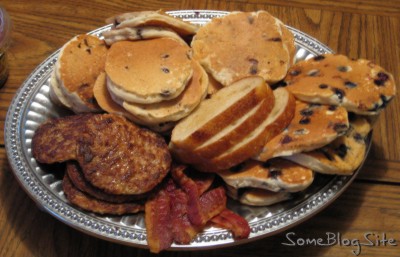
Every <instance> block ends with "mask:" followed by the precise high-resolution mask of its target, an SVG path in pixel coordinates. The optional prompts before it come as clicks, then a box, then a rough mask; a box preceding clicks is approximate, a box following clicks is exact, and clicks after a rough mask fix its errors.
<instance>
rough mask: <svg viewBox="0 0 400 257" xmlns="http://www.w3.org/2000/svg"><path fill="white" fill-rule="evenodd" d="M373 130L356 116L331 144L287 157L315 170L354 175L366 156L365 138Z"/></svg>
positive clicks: (362, 119) (364, 120)
mask: <svg viewBox="0 0 400 257" xmlns="http://www.w3.org/2000/svg"><path fill="white" fill-rule="evenodd" d="M370 130H371V125H370V124H369V122H368V121H367V120H366V119H365V118H362V117H356V119H355V120H354V121H351V123H350V129H349V130H348V132H347V133H346V135H345V136H341V137H339V138H337V139H336V140H334V141H333V142H332V143H331V144H329V145H327V146H324V147H322V148H321V149H317V150H314V151H311V152H307V153H299V154H295V155H292V156H287V157H285V158H286V159H289V160H291V161H293V162H296V163H299V164H300V165H303V166H305V167H309V168H310V169H312V170H314V171H315V172H319V173H324V174H336V175H352V174H353V173H354V171H355V170H356V169H357V168H358V167H359V166H360V165H361V163H362V162H363V160H364V158H365V152H366V149H367V145H366V142H365V139H366V137H367V135H368V133H369V132H370Z"/></svg>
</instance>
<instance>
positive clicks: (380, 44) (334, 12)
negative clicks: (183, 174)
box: [0, 0, 400, 257]
mask: <svg viewBox="0 0 400 257" xmlns="http://www.w3.org/2000/svg"><path fill="white" fill-rule="evenodd" d="M1 4H2V5H3V6H4V7H5V8H6V9H7V11H8V12H9V14H10V16H11V19H12V22H13V33H12V42H11V47H10V49H9V58H8V59H9V62H10V76H9V79H8V81H7V83H6V85H5V86H4V87H3V88H1V89H0V125H1V127H2V128H3V126H4V120H5V116H6V113H7V109H8V106H9V104H10V102H11V100H12V98H13V97H14V94H15V92H16V90H17V89H18V88H19V87H20V86H21V84H22V83H23V81H24V80H25V79H26V78H27V76H28V75H29V74H30V73H31V72H32V70H33V69H34V68H35V67H36V66H37V65H39V64H40V63H41V62H42V61H43V60H45V59H46V57H47V56H49V55H50V54H51V53H53V52H54V51H55V50H57V49H58V48H60V47H61V46H62V45H63V44H64V43H65V42H66V41H68V40H69V39H70V38H72V37H73V36H74V35H76V34H80V33H86V32H89V31H91V30H93V29H96V28H98V27H101V26H104V25H106V24H105V19H106V18H107V17H109V16H112V15H115V14H118V13H122V12H126V11H142V10H158V9H164V10H180V9H208V10H228V11H233V10H242V11H255V10H259V9H264V10H267V11H269V12H270V13H272V14H273V15H275V16H276V17H278V18H279V19H281V20H282V21H283V22H284V23H286V24H288V25H290V26H292V27H295V28H297V29H300V30H302V31H303V32H305V33H307V34H309V35H311V36H313V37H315V38H317V39H318V40H320V41H321V42H323V43H324V44H326V45H328V46H329V47H330V48H332V49H333V50H334V51H336V52H337V53H341V54H345V55H348V56H350V57H352V58H366V59H370V60H373V61H375V62H376V63H378V64H380V65H381V66H383V67H385V68H386V69H387V70H388V71H389V72H391V73H393V74H394V76H395V79H396V83H397V85H399V84H400V80H399V74H400V33H399V32H400V1H399V0H394V1H383V0H380V1H378V0H347V1H344V0H343V1H339V0H325V1H312V0H288V1H280V0H270V1H260V0H247V1H246V0H218V1H195V0H163V1H159V0H148V1H143V0H140V1H139V0H138V1H132V0H131V1H122V0H112V1H110V0H97V1H92V0H86V1H79V0H72V1H58V0H57V1H56V0H54V1H51V0H40V1H39V0H29V1H28V0H2V2H1ZM399 121H400V102H399V97H398V96H397V97H396V98H395V99H394V100H393V101H392V102H391V104H390V105H389V107H388V108H387V109H386V110H385V111H384V113H382V115H381V116H380V118H379V120H378V122H377V123H376V125H375V127H374V134H373V145H372V149H371V152H370V155H369V158H368V161H367V162H366V165H365V167H364V168H363V170H362V171H361V173H360V175H359V176H358V178H357V179H356V180H355V182H354V183H353V184H352V185H351V186H350V187H349V188H348V190H346V192H345V193H344V194H343V195H342V196H341V197H339V199H337V200H336V201H335V202H334V203H333V204H331V205H330V206H329V207H328V208H326V209H325V210H323V211H322V212H320V213H319V214H317V215H316V216H314V217H313V218H311V219H310V220H308V221H306V222H304V223H303V224H301V225H299V226H296V227H294V228H292V229H290V230H289V231H287V232H294V233H296V237H302V238H307V237H308V238H319V237H322V238H326V233H327V232H332V233H340V234H341V236H342V238H348V239H359V240H360V241H363V240H364V242H365V243H366V241H365V239H364V236H365V235H366V234H367V233H374V234H375V237H374V236H371V237H370V238H371V239H375V238H376V237H377V236H379V238H382V236H383V234H385V235H386V237H387V238H394V239H395V240H396V243H397V245H398V246H388V245H386V246H383V245H380V246H374V247H367V246H364V247H362V252H361V255H360V256H400V136H399V135H400V123H399ZM3 138H4V135H3V130H0V146H1V147H0V169H1V170H0V256H5V257H8V256H24V257H29V256H41V257H42V256H43V257H48V256H96V257H100V256H151V255H152V254H150V253H149V252H148V250H145V249H137V248H133V247H128V246H123V245H119V244H115V243H111V242H107V241H103V240H101V239H97V238H94V237H91V236H88V235H86V234H83V233H81V232H79V231H77V230H75V229H73V228H70V227H69V226H67V225H64V224H63V223H62V222H60V221H58V220H56V219H55V218H53V217H52V216H51V215H49V214H47V213H45V212H42V211H40V210H39V208H37V207H36V206H35V203H34V202H33V201H32V200H31V199H30V198H29V197H28V195H27V194H26V193H25V192H24V191H23V190H22V189H21V187H20V186H19V184H18V183H17V181H16V180H15V178H14V176H13V174H12V171H11V169H10V167H9V165H8V161H7V156H6V154H5V149H4V139H3ZM284 242H288V241H287V239H286V232H284V233H281V234H278V235H276V236H274V237H270V238H265V239H262V240H258V241H256V242H252V243H248V244H245V245H241V246H235V247H230V248H225V249H218V250H211V251H197V252H163V253H161V254H160V255H161V256H355V255H354V253H353V252H352V251H353V250H356V249H357V247H355V246H343V245H333V246H327V247H316V246H307V247H306V246H303V247H291V246H284V245H282V243H284Z"/></svg>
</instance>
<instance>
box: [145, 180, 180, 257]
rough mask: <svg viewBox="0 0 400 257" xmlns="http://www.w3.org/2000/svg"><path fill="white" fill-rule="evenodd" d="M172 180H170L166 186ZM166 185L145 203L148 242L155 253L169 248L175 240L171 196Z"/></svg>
mask: <svg viewBox="0 0 400 257" xmlns="http://www.w3.org/2000/svg"><path fill="white" fill-rule="evenodd" d="M171 182H172V183H173V181H172V180H170V181H168V183H167V185H166V187H168V186H169V185H170V183H171ZM166 187H163V188H161V189H160V190H158V192H156V193H155V194H154V195H152V196H151V197H150V198H149V199H148V200H147V202H146V204H145V224H146V232H147V243H148V245H149V248H150V251H151V252H153V253H159V252H160V251H162V250H165V249H168V248H169V247H170V246H171V244H172V242H173V235H172V223H171V207H170V206H171V205H170V197H169V194H168V192H167V189H166Z"/></svg>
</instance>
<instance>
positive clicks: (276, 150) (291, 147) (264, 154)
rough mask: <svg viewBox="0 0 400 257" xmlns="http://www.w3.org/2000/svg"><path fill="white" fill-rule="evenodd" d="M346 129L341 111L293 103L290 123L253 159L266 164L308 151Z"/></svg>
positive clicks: (340, 109)
mask: <svg viewBox="0 0 400 257" xmlns="http://www.w3.org/2000/svg"><path fill="white" fill-rule="evenodd" d="M348 128H349V120H348V117H347V111H346V109H345V108H343V107H340V106H329V105H317V104H308V103H304V102H301V101H297V102H296V110H295V115H294V118H293V120H292V122H291V123H290V124H289V126H288V127H287V128H286V129H285V130H284V131H282V132H281V133H280V134H279V135H277V136H276V137H274V138H272V139H271V140H269V141H268V142H267V143H266V144H265V146H264V148H263V150H262V151H261V152H260V154H258V156H257V157H255V159H257V160H260V161H266V160H268V159H270V158H273V157H279V156H290V155H292V154H295V153H300V152H307V151H312V150H314V149H317V148H320V147H322V146H324V145H327V144H329V143H330V142H332V141H333V140H335V139H336V138H337V137H339V136H342V135H344V134H345V133H346V131H347V130H348Z"/></svg>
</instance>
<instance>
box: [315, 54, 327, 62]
mask: <svg viewBox="0 0 400 257" xmlns="http://www.w3.org/2000/svg"><path fill="white" fill-rule="evenodd" d="M313 59H314V61H321V60H323V59H325V56H323V55H317V56H315V57H314V58H313Z"/></svg>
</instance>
